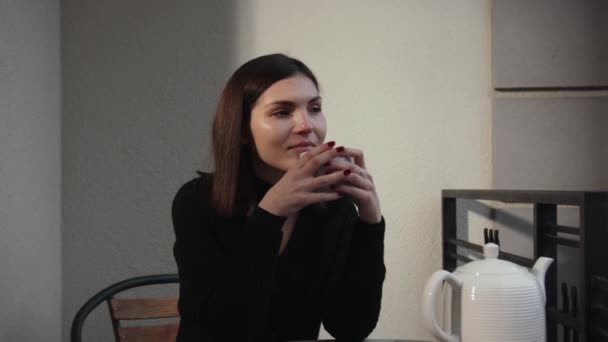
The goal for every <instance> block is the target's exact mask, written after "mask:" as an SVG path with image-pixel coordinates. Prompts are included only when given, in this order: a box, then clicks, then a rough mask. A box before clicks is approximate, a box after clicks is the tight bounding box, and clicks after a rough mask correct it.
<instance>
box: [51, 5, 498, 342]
mask: <svg viewBox="0 0 608 342" xmlns="http://www.w3.org/2000/svg"><path fill="white" fill-rule="evenodd" d="M220 3H221V4H220ZM63 7H64V8H63V12H62V15H63V37H64V50H63V53H64V58H63V62H64V65H65V69H64V79H65V91H66V98H65V115H64V127H63V128H64V158H63V163H64V167H65V172H64V178H63V180H64V187H63V189H64V196H65V201H64V219H65V225H64V242H65V246H64V265H65V272H64V278H63V279H64V288H65V292H66V296H65V300H64V305H65V306H64V321H65V322H64V328H65V327H67V325H68V323H69V322H68V320H70V319H71V317H72V316H73V314H74V312H75V311H76V309H77V307H78V306H79V305H80V304H82V302H83V301H84V300H85V299H86V298H87V297H88V296H90V295H91V294H92V293H93V292H94V291H96V290H98V289H100V288H101V287H103V286H105V285H107V284H108V283H110V282H113V281H117V280H119V279H122V278H124V277H127V276H133V275H139V274H144V273H156V272H164V271H174V270H175V267H174V263H173V259H172V256H171V244H172V242H173V233H172V231H171V223H170V217H169V207H170V201H171V199H172V196H173V195H174V193H175V190H176V189H177V187H178V186H179V184H181V183H182V182H184V181H185V180H187V179H189V178H190V177H191V175H192V172H193V171H194V170H195V169H196V168H198V167H199V166H200V165H201V164H202V163H201V161H202V160H204V159H205V157H206V149H207V144H208V141H209V123H210V114H211V112H212V109H213V107H214V105H215V101H216V98H217V95H218V94H219V91H220V90H221V87H222V86H223V84H224V82H225V81H226V78H227V77H228V75H229V74H230V73H231V72H232V71H233V70H234V68H236V67H237V66H238V65H239V64H240V63H242V62H244V61H245V60H248V59H250V58H252V57H255V56H257V55H260V54H263V53H270V52H284V53H287V54H291V55H293V56H295V57H298V58H300V59H302V60H303V61H304V62H305V63H307V64H309V65H310V66H311V68H312V69H313V71H315V72H316V73H317V75H318V77H319V79H320V81H321V87H322V95H323V96H324V103H325V112H326V115H327V120H328V127H329V130H328V132H329V134H328V138H329V139H335V140H336V141H338V143H340V144H344V145H347V146H351V147H358V148H362V149H363V150H364V151H365V152H366V156H367V159H366V160H367V163H368V166H369V169H370V172H372V173H373V175H374V177H375V179H376V182H377V187H378V190H379V192H380V196H381V201H382V205H383V211H384V214H385V216H386V219H387V224H388V233H387V239H386V261H387V266H388V279H387V282H386V286H385V297H384V302H383V311H382V316H381V319H380V323H379V325H378V327H377V329H376V331H375V332H374V334H373V336H375V337H401V338H404V337H409V338H429V335H428V334H426V333H425V331H424V329H423V327H422V325H421V320H420V313H419V312H420V301H421V292H422V287H423V286H424V283H425V281H426V279H427V277H428V276H430V274H431V272H432V271H434V270H436V269H438V268H440V248H441V247H440V222H441V218H440V190H441V189H442V188H487V187H489V186H490V185H491V102H490V97H489V89H490V64H489V63H490V30H489V15H490V4H489V1H470V2H467V3H466V4H462V3H459V4H452V3H450V2H448V1H445V2H435V3H429V2H424V1H382V2H379V3H366V2H351V1H337V2H331V3H329V2H325V1H308V2H305V3H299V2H289V3H286V2H282V1H248V2H245V1H243V2H238V6H237V5H231V3H230V2H226V1H217V2H209V1H206V2H195V1H184V2H179V3H175V4H174V3H172V4H169V3H165V2H161V1H152V2H150V1H145V2H144V1H136V2H135V3H133V2H129V4H128V5H126V4H125V3H124V2H119V1H105V2H94V1H74V0H67V1H64V6H63ZM104 309H105V308H104ZM105 315H106V313H105V310H99V312H97V313H95V315H94V317H92V322H90V325H89V326H88V327H87V329H88V335H89V337H90V338H91V341H96V340H98V341H102V340H107V339H108V336H107V335H104V334H106V333H107V324H108V323H107V318H105ZM104 325H105V327H104Z"/></svg>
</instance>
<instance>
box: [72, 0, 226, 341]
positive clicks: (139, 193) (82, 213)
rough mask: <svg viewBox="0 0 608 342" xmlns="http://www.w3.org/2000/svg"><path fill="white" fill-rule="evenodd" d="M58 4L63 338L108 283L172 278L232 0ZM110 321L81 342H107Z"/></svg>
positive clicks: (98, 315) (220, 71)
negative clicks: (175, 223)
mask: <svg viewBox="0 0 608 342" xmlns="http://www.w3.org/2000/svg"><path fill="white" fill-rule="evenodd" d="M62 5H63V6H62V32H63V51H62V52H63V60H62V61H63V65H64V74H63V76H64V92H65V98H64V117H63V120H64V121H63V152H64V153H63V165H64V173H63V192H64V202H63V203H64V207H63V216H64V227H63V228H64V231H63V237H64V248H63V260H64V275H63V284H64V290H65V296H64V301H63V303H64V310H63V323H64V324H63V328H64V334H65V333H66V332H67V328H68V327H69V323H70V322H71V320H72V318H73V316H74V314H75V312H76V310H77V309H78V307H79V306H80V305H82V304H83V303H84V301H85V300H86V299H87V298H88V297H90V296H92V295H93V294H94V293H95V292H97V291H99V290H101V289H102V288H103V287H105V286H106V285H109V284H110V283H113V282H116V281H118V280H122V279H124V278H126V277H132V276H137V275H143V274H150V273H163V272H174V271H176V267H175V264H174V261H173V255H172V245H173V240H174V235H173V230H172V225H171V217H170V212H171V211H170V208H171V200H172V199H173V196H174V194H175V192H176V191H177V189H178V187H179V186H180V185H181V184H182V183H184V182H185V181H187V180H189V179H191V178H193V177H194V176H195V173H194V172H195V170H197V169H200V168H202V167H203V161H204V156H206V153H207V148H208V144H207V143H208V139H209V122H210V117H211V113H212V112H213V110H214V107H215V103H216V98H217V96H218V94H219V92H220V91H221V88H222V87H223V83H224V81H225V79H226V78H227V76H228V73H229V71H228V65H227V64H228V63H230V61H231V60H232V59H233V53H232V51H233V44H234V39H233V26H234V19H233V8H232V6H231V2H230V1H204V2H201V1H180V2H176V3H173V2H171V3H169V2H166V1H129V2H122V1H81V0H77V1H73V0H67V1H63V4H62ZM108 317H109V316H108V313H107V309H106V307H105V306H102V307H101V308H100V309H99V310H96V311H95V312H94V313H93V316H91V319H90V321H89V322H88V323H87V325H85V335H84V336H85V337H86V338H87V341H109V340H110V339H111V338H112V335H111V329H110V325H109V318H108ZM64 336H65V335H64Z"/></svg>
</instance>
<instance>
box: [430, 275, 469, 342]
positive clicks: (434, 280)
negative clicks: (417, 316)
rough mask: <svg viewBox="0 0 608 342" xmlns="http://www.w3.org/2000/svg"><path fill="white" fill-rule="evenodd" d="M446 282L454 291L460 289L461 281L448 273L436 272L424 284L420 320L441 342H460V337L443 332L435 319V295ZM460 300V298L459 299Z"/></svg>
mask: <svg viewBox="0 0 608 342" xmlns="http://www.w3.org/2000/svg"><path fill="white" fill-rule="evenodd" d="M444 281H447V282H448V284H450V285H451V286H452V287H453V288H454V289H461V288H462V281H460V280H458V278H456V277H454V275H452V273H450V272H448V271H444V270H441V271H437V272H435V273H433V275H432V276H431V278H429V280H428V281H427V282H426V286H425V287H424V293H423V296H422V320H423V321H424V324H425V325H426V327H427V329H428V330H429V331H430V332H431V334H433V336H435V337H436V338H437V339H439V341H441V342H460V337H459V336H458V335H455V334H448V333H447V332H445V331H444V330H443V329H441V327H439V324H438V323H437V320H436V319H435V302H436V301H437V293H439V290H440V289H441V287H442V285H443V282H444ZM459 299H460V298H459Z"/></svg>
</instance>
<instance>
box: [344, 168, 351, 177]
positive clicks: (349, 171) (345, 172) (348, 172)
mask: <svg viewBox="0 0 608 342" xmlns="http://www.w3.org/2000/svg"><path fill="white" fill-rule="evenodd" d="M351 172H352V171H351V170H350V169H346V170H344V175H345V176H348V175H350V173H351Z"/></svg>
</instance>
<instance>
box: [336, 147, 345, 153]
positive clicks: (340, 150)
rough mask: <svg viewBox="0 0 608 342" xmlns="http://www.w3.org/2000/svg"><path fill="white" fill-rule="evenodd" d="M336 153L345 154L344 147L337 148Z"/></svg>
mask: <svg viewBox="0 0 608 342" xmlns="http://www.w3.org/2000/svg"><path fill="white" fill-rule="evenodd" d="M336 151H338V152H344V146H340V147H336Z"/></svg>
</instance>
